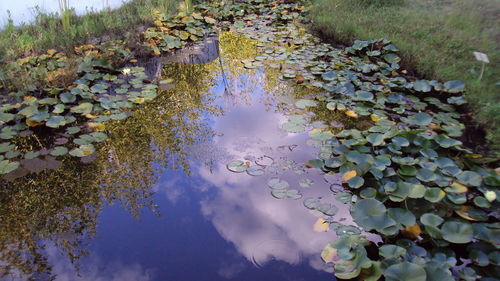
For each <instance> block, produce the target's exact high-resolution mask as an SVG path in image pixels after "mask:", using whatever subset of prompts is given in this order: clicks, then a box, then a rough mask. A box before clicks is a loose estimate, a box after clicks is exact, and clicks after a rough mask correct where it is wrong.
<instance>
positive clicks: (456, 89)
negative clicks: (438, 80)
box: [444, 80, 465, 94]
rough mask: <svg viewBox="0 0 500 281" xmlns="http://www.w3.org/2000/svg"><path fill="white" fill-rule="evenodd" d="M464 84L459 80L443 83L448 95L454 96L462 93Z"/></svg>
mask: <svg viewBox="0 0 500 281" xmlns="http://www.w3.org/2000/svg"><path fill="white" fill-rule="evenodd" d="M464 88H465V84H464V82H462V81H459V80H453V81H448V82H446V83H444V89H445V90H446V91H447V92H448V93H452V94H456V93H461V92H463V91H464Z"/></svg>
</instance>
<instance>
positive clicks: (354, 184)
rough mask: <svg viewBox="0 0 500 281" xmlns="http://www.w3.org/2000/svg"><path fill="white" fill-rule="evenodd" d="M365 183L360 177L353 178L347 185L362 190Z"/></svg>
mask: <svg viewBox="0 0 500 281" xmlns="http://www.w3.org/2000/svg"><path fill="white" fill-rule="evenodd" d="M364 183H365V180H364V179H363V178H362V177H358V176H355V177H352V178H350V179H349V180H348V181H347V184H348V185H349V187H351V188H360V187H361V186H363V184H364Z"/></svg>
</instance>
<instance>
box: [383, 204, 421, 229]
mask: <svg viewBox="0 0 500 281" xmlns="http://www.w3.org/2000/svg"><path fill="white" fill-rule="evenodd" d="M387 212H388V213H389V216H390V217H391V218H393V219H394V220H395V221H396V222H398V223H400V224H402V225H405V226H412V225H415V222H416V218H415V215H414V214H413V213H412V212H411V211H408V210H405V209H402V208H390V209H389V210H388V211H387Z"/></svg>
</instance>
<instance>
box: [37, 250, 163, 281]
mask: <svg viewBox="0 0 500 281" xmlns="http://www.w3.org/2000/svg"><path fill="white" fill-rule="evenodd" d="M46 250H47V254H48V259H49V261H50V263H51V265H52V269H53V271H52V272H53V274H54V275H56V276H57V277H56V279H55V280H56V281H149V280H153V276H154V274H153V273H154V272H153V271H152V270H148V269H144V268H142V267H141V266H140V265H139V264H123V263H121V262H119V261H111V262H110V261H103V260H102V259H101V258H99V257H96V256H92V257H89V258H86V259H85V261H83V262H81V263H80V269H79V270H77V269H75V268H74V266H73V265H72V264H71V262H70V261H69V260H68V258H67V257H66V256H62V255H61V254H60V253H59V250H58V249H57V248H56V247H54V246H49V247H47V249H46Z"/></svg>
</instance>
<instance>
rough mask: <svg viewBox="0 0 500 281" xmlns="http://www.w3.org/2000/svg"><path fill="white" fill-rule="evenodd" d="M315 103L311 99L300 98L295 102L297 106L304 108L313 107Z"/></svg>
mask: <svg viewBox="0 0 500 281" xmlns="http://www.w3.org/2000/svg"><path fill="white" fill-rule="evenodd" d="M316 105H317V103H316V102H315V101H313V100H306V99H300V100H298V101H296V102H295V106H296V107H297V108H301V109H305V108H307V107H314V106H316Z"/></svg>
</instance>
